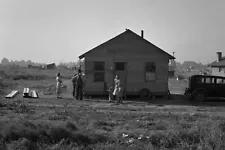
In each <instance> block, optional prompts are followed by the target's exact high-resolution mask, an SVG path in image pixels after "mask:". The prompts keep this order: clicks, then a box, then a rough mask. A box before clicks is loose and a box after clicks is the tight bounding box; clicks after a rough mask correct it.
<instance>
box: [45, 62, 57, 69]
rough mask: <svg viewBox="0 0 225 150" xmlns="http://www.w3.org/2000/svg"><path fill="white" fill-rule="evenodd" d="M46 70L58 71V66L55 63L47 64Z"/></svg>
mask: <svg viewBox="0 0 225 150" xmlns="http://www.w3.org/2000/svg"><path fill="white" fill-rule="evenodd" d="M46 68H47V69H56V65H55V63H51V64H47V65H46Z"/></svg>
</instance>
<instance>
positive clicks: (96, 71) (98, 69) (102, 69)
mask: <svg viewBox="0 0 225 150" xmlns="http://www.w3.org/2000/svg"><path fill="white" fill-rule="evenodd" d="M100 63H102V64H101V65H99V64H100ZM98 65H99V66H101V67H99V66H98ZM97 66H98V67H97ZM100 73H101V74H103V78H102V80H98V79H97V78H96V76H97V75H98V74H100ZM93 82H97V83H99V82H100V83H101V82H105V62H104V61H94V62H93Z"/></svg>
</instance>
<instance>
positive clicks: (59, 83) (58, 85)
mask: <svg viewBox="0 0 225 150" xmlns="http://www.w3.org/2000/svg"><path fill="white" fill-rule="evenodd" d="M61 93H62V78H61V75H60V73H57V75H56V95H57V98H61V96H60V95H61Z"/></svg>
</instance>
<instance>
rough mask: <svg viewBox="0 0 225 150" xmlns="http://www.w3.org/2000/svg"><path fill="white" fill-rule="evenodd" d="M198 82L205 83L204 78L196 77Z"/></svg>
mask: <svg viewBox="0 0 225 150" xmlns="http://www.w3.org/2000/svg"><path fill="white" fill-rule="evenodd" d="M196 80H197V83H204V78H201V77H198V78H196Z"/></svg>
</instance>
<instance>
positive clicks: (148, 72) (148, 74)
mask: <svg viewBox="0 0 225 150" xmlns="http://www.w3.org/2000/svg"><path fill="white" fill-rule="evenodd" d="M145 80H146V81H154V80H156V66H155V63H154V62H147V63H146V65H145Z"/></svg>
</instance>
